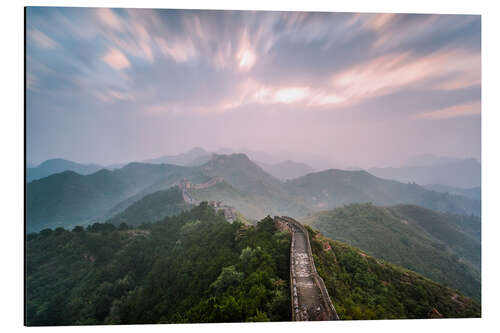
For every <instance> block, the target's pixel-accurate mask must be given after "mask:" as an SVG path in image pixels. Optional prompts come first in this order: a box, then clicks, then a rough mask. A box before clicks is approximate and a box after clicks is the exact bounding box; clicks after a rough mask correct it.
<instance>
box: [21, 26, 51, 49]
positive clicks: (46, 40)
mask: <svg viewBox="0 0 500 333" xmlns="http://www.w3.org/2000/svg"><path fill="white" fill-rule="evenodd" d="M28 35H29V38H30V39H31V40H33V41H34V42H35V44H36V45H37V46H38V47H41V48H43V49H53V48H56V47H57V46H58V44H57V42H55V41H54V40H53V39H52V38H50V37H48V36H47V35H45V34H44V33H43V32H41V31H40V30H37V29H30V30H29V32H28Z"/></svg>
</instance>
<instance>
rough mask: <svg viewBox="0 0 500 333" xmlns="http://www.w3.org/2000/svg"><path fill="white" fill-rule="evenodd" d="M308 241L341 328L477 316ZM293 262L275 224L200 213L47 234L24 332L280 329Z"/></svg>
mask: <svg viewBox="0 0 500 333" xmlns="http://www.w3.org/2000/svg"><path fill="white" fill-rule="evenodd" d="M313 239H314V241H313V242H312V244H311V245H312V246H313V252H314V259H315V262H316V267H317V268H318V272H319V273H320V274H321V275H322V277H323V279H324V280H325V283H326V284H327V287H328V288H329V292H330V295H331V296H332V300H333V302H334V304H335V307H336V308H337V309H338V310H337V311H339V314H340V315H341V319H351V318H352V319H372V318H429V317H433V316H435V315H436V314H437V313H439V314H440V315H442V316H445V317H477V316H480V306H479V304H478V303H477V302H475V301H473V300H471V299H469V298H466V297H463V296H462V295H461V294H460V293H458V292H456V291H453V290H451V289H449V288H447V287H444V286H442V285H439V284H436V283H434V282H432V281H430V280H428V279H425V278H423V277H421V276H420V275H418V274H416V273H413V272H409V271H406V270H403V269H401V268H398V267H396V266H393V265H390V264H386V263H384V264H379V263H378V262H377V261H376V260H375V259H372V258H369V257H366V259H365V257H363V256H362V255H360V254H359V250H357V249H354V248H351V247H348V246H347V245H344V244H340V243H337V242H333V241H328V242H330V243H329V244H330V246H331V248H332V249H333V252H328V250H326V251H325V250H323V246H324V243H318V242H317V241H316V238H313ZM289 250H290V238H289V235H288V234H286V233H283V232H280V231H278V230H277V229H276V228H275V226H274V222H273V220H272V219H271V218H269V217H268V218H265V219H263V220H261V221H260V222H259V223H258V224H257V225H256V226H248V225H244V224H242V223H240V222H238V221H236V222H234V223H232V224H230V223H228V222H226V221H225V219H224V218H223V217H222V216H220V215H217V214H216V213H215V211H214V210H213V209H212V208H211V207H210V206H208V205H207V204H206V203H202V204H201V205H200V206H197V207H195V208H193V209H192V210H191V211H189V212H183V213H181V214H179V215H177V216H172V217H167V218H165V219H163V220H162V221H159V222H156V223H153V224H145V225H142V226H140V227H138V228H134V229H131V228H130V227H127V226H126V225H125V224H121V225H120V227H118V228H117V227H115V226H114V225H112V224H99V223H96V224H93V225H91V226H89V227H87V228H85V229H84V228H82V227H75V228H74V229H73V230H72V231H68V230H65V229H62V228H58V229H56V230H51V229H45V230H43V231H41V232H39V233H32V234H29V235H28V236H27V252H26V254H27V257H26V259H27V280H26V283H27V294H26V297H27V315H28V317H27V324H28V325H30V326H43V325H84V324H132V323H185V322H230V321H238V322H241V321H268V320H271V321H283V320H286V321H288V320H291V315H290V314H291V309H290V298H289V295H290V289H289ZM322 251H324V252H322ZM434 309H436V311H434Z"/></svg>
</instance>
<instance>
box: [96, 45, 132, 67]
mask: <svg viewBox="0 0 500 333" xmlns="http://www.w3.org/2000/svg"><path fill="white" fill-rule="evenodd" d="M102 60H103V61H104V62H105V63H107V64H108V65H110V66H111V67H113V68H114V69H117V70H120V69H124V68H128V67H130V62H129V61H128V59H127V57H126V56H125V55H124V54H123V53H122V52H120V51H119V50H118V49H110V50H108V52H106V54H105V55H104V56H103V57H102Z"/></svg>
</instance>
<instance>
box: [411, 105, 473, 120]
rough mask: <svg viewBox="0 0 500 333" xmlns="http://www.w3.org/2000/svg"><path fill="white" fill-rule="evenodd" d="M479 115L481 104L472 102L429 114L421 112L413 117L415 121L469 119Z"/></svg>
mask: <svg viewBox="0 0 500 333" xmlns="http://www.w3.org/2000/svg"><path fill="white" fill-rule="evenodd" d="M480 114H481V103H480V102H473V103H467V104H462V105H455V106H451V107H447V108H442V109H438V110H434V111H430V112H422V113H419V114H417V115H415V118H417V119H427V120H442V119H450V118H459V117H469V116H475V115H480Z"/></svg>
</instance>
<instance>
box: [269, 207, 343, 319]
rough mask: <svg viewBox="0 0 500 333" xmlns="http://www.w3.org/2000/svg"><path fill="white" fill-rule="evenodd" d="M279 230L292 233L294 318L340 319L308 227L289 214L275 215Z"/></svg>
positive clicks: (291, 273)
mask: <svg viewBox="0 0 500 333" xmlns="http://www.w3.org/2000/svg"><path fill="white" fill-rule="evenodd" d="M274 223H275V225H276V227H277V228H278V229H279V230H286V231H288V232H290V233H291V234H292V243H291V246H290V296H291V297H290V298H291V303H292V306H291V307H292V320H293V321H315V320H338V319H339V316H338V315H337V311H336V310H335V307H334V306H333V304H332V301H331V299H330V296H329V295H328V291H327V290H326V286H325V283H324V281H323V279H322V278H321V277H320V276H319V274H318V272H317V271H316V266H315V265H314V259H313V256H312V251H311V244H310V242H309V235H308V232H307V230H306V229H305V228H304V227H303V226H302V224H300V223H299V222H297V221H296V220H294V219H292V218H290V217H287V216H281V217H280V216H275V217H274Z"/></svg>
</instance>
